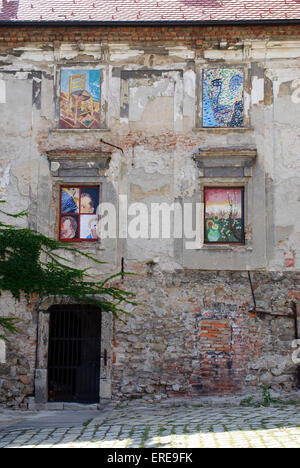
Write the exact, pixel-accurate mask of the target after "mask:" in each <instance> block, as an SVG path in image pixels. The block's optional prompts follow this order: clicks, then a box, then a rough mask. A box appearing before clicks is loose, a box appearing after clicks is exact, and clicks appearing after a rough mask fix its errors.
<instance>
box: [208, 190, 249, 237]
mask: <svg viewBox="0 0 300 468" xmlns="http://www.w3.org/2000/svg"><path fill="white" fill-rule="evenodd" d="M204 193H205V233H204V235H205V243H208V244H209V243H220V244H234V243H237V244H244V242H245V233H244V187H206V188H205V190H204Z"/></svg>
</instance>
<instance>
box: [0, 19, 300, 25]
mask: <svg viewBox="0 0 300 468" xmlns="http://www.w3.org/2000/svg"><path fill="white" fill-rule="evenodd" d="M266 24H270V25H277V24H278V25H279V24H282V25H285V24H286V25H289V24H300V18H297V19H295V18H293V19H287V18H286V19H256V20H255V19H253V20H206V21H201V20H195V21H191V20H184V21H180V20H155V21H151V20H150V21H136V20H135V21H113V20H112V21H94V20H87V21H69V20H61V21H46V20H45V21H18V20H15V21H0V27H1V26H12V27H13V26H14V27H15V26H35V27H45V26H70V27H71V26H72V27H74V26H141V27H142V26H217V25H218V26H220V25H225V26H226V25H228V26H246V25H266Z"/></svg>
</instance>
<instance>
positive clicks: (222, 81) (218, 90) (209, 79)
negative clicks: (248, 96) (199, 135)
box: [203, 68, 244, 127]
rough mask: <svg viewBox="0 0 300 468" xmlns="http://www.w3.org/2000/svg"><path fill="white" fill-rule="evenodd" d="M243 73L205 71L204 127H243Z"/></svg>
mask: <svg viewBox="0 0 300 468" xmlns="http://www.w3.org/2000/svg"><path fill="white" fill-rule="evenodd" d="M243 86H244V77H243V71H242V70H241V69H238V68H213V69H209V70H204V71H203V127H242V126H243V124H244V103H243Z"/></svg>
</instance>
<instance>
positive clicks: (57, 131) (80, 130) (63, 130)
mask: <svg viewBox="0 0 300 468" xmlns="http://www.w3.org/2000/svg"><path fill="white" fill-rule="evenodd" d="M110 131H111V130H110V128H97V129H95V128H91V129H90V130H89V129H85V128H54V129H52V130H50V133H51V134H52V135H61V134H71V135H75V134H76V133H79V134H82V133H84V134H85V133H86V134H89V135H98V134H99V133H101V132H106V133H107V132H110Z"/></svg>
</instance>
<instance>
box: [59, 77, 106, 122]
mask: <svg viewBox="0 0 300 468" xmlns="http://www.w3.org/2000/svg"><path fill="white" fill-rule="evenodd" d="M99 127H100V70H62V71H61V84H60V128H77V129H89V128H99Z"/></svg>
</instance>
